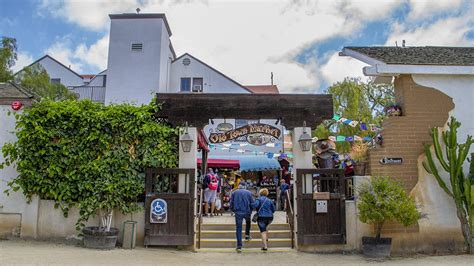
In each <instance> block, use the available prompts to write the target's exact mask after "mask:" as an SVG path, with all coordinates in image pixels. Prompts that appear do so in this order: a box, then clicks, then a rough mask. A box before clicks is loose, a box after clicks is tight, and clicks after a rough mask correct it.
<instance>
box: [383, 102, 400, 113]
mask: <svg viewBox="0 0 474 266" xmlns="http://www.w3.org/2000/svg"><path fill="white" fill-rule="evenodd" d="M385 113H386V114H387V116H401V115H402V107H401V106H400V105H399V104H397V103H391V104H389V105H387V106H386V107H385Z"/></svg>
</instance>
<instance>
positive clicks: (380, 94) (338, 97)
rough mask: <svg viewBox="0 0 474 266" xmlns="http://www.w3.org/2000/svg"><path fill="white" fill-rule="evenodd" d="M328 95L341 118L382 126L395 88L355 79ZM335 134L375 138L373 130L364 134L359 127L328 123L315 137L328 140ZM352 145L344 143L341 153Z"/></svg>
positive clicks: (348, 80) (320, 127) (349, 80)
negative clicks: (332, 133)
mask: <svg viewBox="0 0 474 266" xmlns="http://www.w3.org/2000/svg"><path fill="white" fill-rule="evenodd" d="M326 93H329V94H332V96H333V103H334V113H335V114H338V115H341V116H342V117H345V118H348V119H352V120H355V121H363V122H365V123H371V124H380V123H381V122H382V120H383V118H384V117H385V112H384V107H385V106H387V105H388V103H390V102H393V100H394V91H393V85H391V84H389V85H387V84H375V83H374V82H373V81H369V82H362V81H361V80H360V79H356V78H346V79H344V81H342V82H338V83H336V84H334V85H332V86H331V87H329V88H328V89H327V91H326ZM331 132H335V133H336V134H337V135H344V136H353V135H362V136H366V135H371V136H372V135H374V133H373V132H370V131H362V130H361V129H360V127H359V126H356V127H352V126H350V125H344V124H341V123H337V121H334V120H327V121H325V122H323V123H322V124H321V125H319V126H318V127H317V128H316V129H315V131H314V135H315V136H316V137H318V138H327V137H328V136H330V135H331ZM349 149H350V143H347V142H342V143H340V145H338V150H339V151H341V152H348V151H349Z"/></svg>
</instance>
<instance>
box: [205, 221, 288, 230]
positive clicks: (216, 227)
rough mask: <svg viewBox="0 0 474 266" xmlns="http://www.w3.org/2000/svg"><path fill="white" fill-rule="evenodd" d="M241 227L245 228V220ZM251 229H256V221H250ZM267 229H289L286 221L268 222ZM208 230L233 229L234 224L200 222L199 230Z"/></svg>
mask: <svg viewBox="0 0 474 266" xmlns="http://www.w3.org/2000/svg"><path fill="white" fill-rule="evenodd" d="M242 228H243V229H245V222H244V224H243V225H242ZM250 228H251V230H258V225H257V224H256V223H252V226H251V227H250ZM267 228H268V230H269V231H272V230H290V225H289V224H287V223H281V224H273V223H272V224H270V225H269V226H268V227H267ZM208 230H213V231H216V230H224V231H225V230H227V231H228V230H235V224H201V231H208Z"/></svg>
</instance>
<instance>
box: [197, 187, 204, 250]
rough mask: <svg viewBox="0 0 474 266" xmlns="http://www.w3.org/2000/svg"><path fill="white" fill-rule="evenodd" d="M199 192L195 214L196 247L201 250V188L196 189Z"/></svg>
mask: <svg viewBox="0 0 474 266" xmlns="http://www.w3.org/2000/svg"><path fill="white" fill-rule="evenodd" d="M197 189H198V191H199V207H198V210H199V211H198V212H197V213H196V216H197V219H198V241H197V247H198V248H201V225H202V201H203V193H204V191H203V189H202V188H201V187H198V188H197Z"/></svg>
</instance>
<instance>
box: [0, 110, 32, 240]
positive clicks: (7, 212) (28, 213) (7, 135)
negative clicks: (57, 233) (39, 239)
mask: <svg viewBox="0 0 474 266" xmlns="http://www.w3.org/2000/svg"><path fill="white" fill-rule="evenodd" d="M11 110H12V109H11V107H10V106H9V105H0V125H1V127H0V148H1V147H3V145H5V143H9V142H13V141H15V140H16V136H15V134H14V133H12V132H13V131H14V130H15V122H16V120H15V117H14V116H13V115H8V112H9V111H11ZM3 161H4V158H3V155H2V153H1V152H0V162H3ZM17 176H18V173H17V171H16V170H15V168H14V166H9V167H6V168H5V169H3V170H0V221H1V222H0V231H3V232H6V231H12V230H15V231H17V229H16V227H18V226H19V224H17V223H16V222H15V221H12V219H10V218H9V217H12V216H17V217H18V216H20V217H21V218H20V221H21V236H22V237H36V234H37V231H36V224H37V216H38V198H36V197H35V198H33V200H32V202H31V203H30V204H28V203H26V198H25V197H24V196H23V194H22V193H21V192H12V193H11V194H10V195H9V196H7V194H5V193H3V191H5V190H6V189H7V188H8V185H7V183H8V182H9V181H11V180H12V179H14V178H15V177H17ZM7 221H9V222H7Z"/></svg>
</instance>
